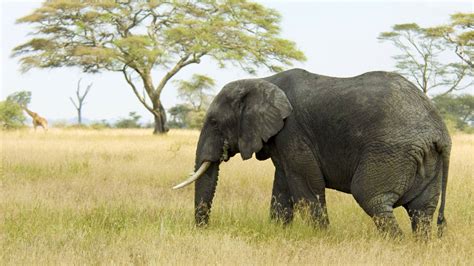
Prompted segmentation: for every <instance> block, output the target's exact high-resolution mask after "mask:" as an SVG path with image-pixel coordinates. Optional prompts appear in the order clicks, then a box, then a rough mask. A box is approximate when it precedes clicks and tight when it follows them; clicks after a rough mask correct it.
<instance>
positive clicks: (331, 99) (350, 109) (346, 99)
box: [268, 69, 447, 138]
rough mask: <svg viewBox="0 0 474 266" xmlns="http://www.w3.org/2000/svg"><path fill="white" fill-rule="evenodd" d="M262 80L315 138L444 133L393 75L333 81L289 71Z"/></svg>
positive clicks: (425, 105) (420, 98) (415, 93)
mask: <svg viewBox="0 0 474 266" xmlns="http://www.w3.org/2000/svg"><path fill="white" fill-rule="evenodd" d="M268 79H269V81H271V82H273V83H275V84H276V85H277V86H279V87H280V88H282V90H284V91H285V93H286V94H287V96H288V98H289V100H290V102H291V103H292V104H293V108H294V113H295V115H296V116H297V119H299V120H300V122H301V123H302V124H305V125H308V126H310V127H312V129H313V130H316V131H317V133H319V134H324V132H321V131H322V130H324V131H325V132H327V133H328V134H331V136H337V135H342V136H341V137H346V138H351V136H350V135H351V134H354V135H356V136H359V135H363V136H367V137H372V138H376V137H377V135H384V136H385V137H388V136H393V137H395V136H401V135H411V134H418V135H419V134H424V133H430V134H447V131H446V130H445V129H446V127H445V126H444V123H443V121H442V119H441V117H440V115H439V113H438V112H437V111H436V108H435V107H434V106H433V104H432V103H431V101H430V100H429V99H428V98H427V97H426V96H425V95H424V94H423V93H422V92H421V91H420V90H418V89H417V88H416V87H415V86H414V85H413V84H412V83H411V82H409V81H407V80H406V79H405V78H403V77H402V76H400V75H398V74H395V73H390V72H382V71H378V72H368V73H365V74H362V75H359V76H356V77H351V78H335V77H328V76H322V75H317V74H313V73H310V72H307V71H305V70H302V69H293V70H289V71H285V72H282V73H280V74H277V75H274V76H272V77H269V78H268ZM348 135H349V136H348Z"/></svg>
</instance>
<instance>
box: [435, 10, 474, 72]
mask: <svg viewBox="0 0 474 266" xmlns="http://www.w3.org/2000/svg"><path fill="white" fill-rule="evenodd" d="M427 34H428V35H429V36H431V37H434V38H440V39H443V40H444V41H445V43H446V44H447V45H449V46H453V47H454V49H453V50H454V52H455V53H456V55H457V56H458V57H459V58H460V59H461V60H463V61H464V62H465V63H466V64H468V65H469V66H470V67H471V68H474V63H473V61H472V60H473V57H474V13H456V14H453V15H451V23H450V24H447V25H441V26H436V27H431V28H428V29H427Z"/></svg>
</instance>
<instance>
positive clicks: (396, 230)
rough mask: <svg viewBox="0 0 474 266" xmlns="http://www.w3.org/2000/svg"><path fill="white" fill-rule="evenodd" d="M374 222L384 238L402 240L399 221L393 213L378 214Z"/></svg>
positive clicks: (374, 217)
mask: <svg viewBox="0 0 474 266" xmlns="http://www.w3.org/2000/svg"><path fill="white" fill-rule="evenodd" d="M373 220H374V223H375V226H376V227H377V230H378V231H379V232H380V233H381V234H382V235H383V236H384V237H389V238H395V239H400V238H402V237H403V232H402V230H401V229H400V227H399V226H398V223H397V220H396V219H395V216H394V215H393V212H383V213H378V214H376V215H374V216H373Z"/></svg>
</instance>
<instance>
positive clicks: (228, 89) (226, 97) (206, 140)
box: [174, 79, 292, 225]
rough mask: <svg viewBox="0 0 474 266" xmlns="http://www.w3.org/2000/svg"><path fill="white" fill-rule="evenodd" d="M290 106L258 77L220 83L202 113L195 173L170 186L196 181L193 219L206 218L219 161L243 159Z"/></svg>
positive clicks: (272, 132) (278, 91)
mask: <svg viewBox="0 0 474 266" xmlns="http://www.w3.org/2000/svg"><path fill="white" fill-rule="evenodd" d="M291 111H292V107H291V104H290V102H289V101H288V98H287V97H286V95H285V93H284V92H283V91H282V90H281V89H280V88H279V87H277V86H276V85H274V84H272V83H270V82H268V81H265V80H262V79H246V80H239V81H235V82H231V83H229V84H227V85H226V86H224V88H222V90H221V91H220V93H219V94H218V95H217V96H216V97H215V98H214V101H213V102H212V103H211V105H210V107H209V110H208V112H207V115H206V119H205V122H204V126H203V128H202V130H201V135H200V136H199V142H198V146H197V149H196V162H195V173H194V174H193V175H192V176H191V177H190V178H188V179H187V180H186V181H184V182H183V183H181V184H179V185H176V186H175V187H174V188H175V189H176V188H181V187H184V186H186V185H189V184H191V183H192V182H194V181H195V182H196V185H195V198H194V207H195V219H196V224H197V225H205V224H207V222H208V219H209V212H210V209H211V204H212V199H213V197H214V192H215V189H216V185H217V176H218V171H219V164H220V163H221V162H222V161H227V160H228V159H229V158H230V157H232V156H234V155H235V154H237V153H240V154H241V156H242V158H243V159H244V160H247V159H249V158H251V157H252V154H253V153H257V152H259V151H260V150H261V149H262V147H263V145H264V143H265V142H267V141H268V139H269V138H271V137H272V136H274V135H275V134H277V133H278V132H279V131H280V130H281V129H282V128H283V125H284V121H283V120H284V119H285V118H286V117H288V116H289V115H290V113H291Z"/></svg>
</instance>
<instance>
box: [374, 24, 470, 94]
mask: <svg viewBox="0 0 474 266" xmlns="http://www.w3.org/2000/svg"><path fill="white" fill-rule="evenodd" d="M431 32H432V31H431V30H428V29H425V28H421V27H420V26H418V25H417V24H415V23H409V24H397V25H394V26H393V27H392V31H390V32H382V33H381V34H380V35H379V37H378V39H379V40H381V41H388V42H391V43H392V44H393V45H395V47H397V48H398V49H399V50H400V52H401V53H400V54H398V55H395V56H393V58H394V59H395V60H396V62H397V63H396V69H397V72H399V73H400V74H402V75H404V76H405V77H407V78H408V79H409V80H411V81H413V82H414V83H415V85H417V86H418V88H419V89H420V90H422V91H423V92H424V93H425V94H428V92H429V91H431V90H432V89H434V88H437V87H441V88H446V89H445V91H444V92H443V94H447V93H451V92H453V91H456V90H462V89H465V88H467V87H469V86H470V85H472V84H473V81H472V78H469V79H466V77H472V74H473V72H472V69H471V68H470V67H469V65H468V64H466V63H464V62H454V63H441V62H440V60H439V57H440V54H441V53H442V52H444V51H445V50H446V45H445V43H444V42H443V41H442V40H440V38H437V37H434V36H433V35H432V33H431ZM463 80H464V81H465V82H463Z"/></svg>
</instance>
